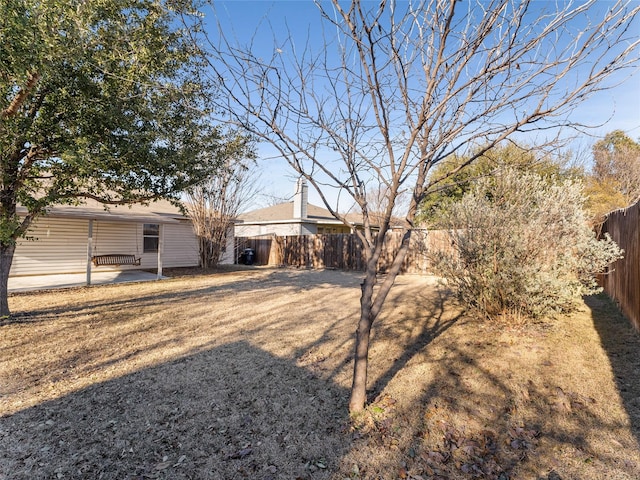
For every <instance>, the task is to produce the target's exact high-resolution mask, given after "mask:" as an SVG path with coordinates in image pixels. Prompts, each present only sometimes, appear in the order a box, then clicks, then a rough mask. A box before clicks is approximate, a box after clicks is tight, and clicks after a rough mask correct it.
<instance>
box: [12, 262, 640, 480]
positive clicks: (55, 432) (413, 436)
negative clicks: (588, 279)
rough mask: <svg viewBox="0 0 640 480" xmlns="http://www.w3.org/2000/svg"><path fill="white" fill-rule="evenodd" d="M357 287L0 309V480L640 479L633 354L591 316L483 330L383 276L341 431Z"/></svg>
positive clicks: (205, 282) (302, 286)
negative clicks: (357, 398) (365, 399)
mask: <svg viewBox="0 0 640 480" xmlns="http://www.w3.org/2000/svg"><path fill="white" fill-rule="evenodd" d="M359 281H360V280H359V276H358V275H357V274H352V273H345V272H337V271H297V270H270V269H261V268H256V269H245V270H241V271H229V272H217V273H214V274H210V275H190V276H177V277H175V278H172V279H171V280H166V281H162V282H158V283H141V284H135V285H132V284H128V285H113V286H107V287H93V288H79V289H73V290H68V291H49V292H40V293H33V294H16V295H14V296H12V297H11V299H10V303H11V307H12V309H13V311H14V313H15V314H16V319H17V322H14V323H11V324H4V325H1V326H0V335H1V336H0V352H1V353H0V395H1V396H0V478H7V479H32V478H78V479H80V478H87V479H93V478H104V479H134V478H136V479H137V478H167V479H181V478H184V479H187V478H189V479H236V478H237V479H240V478H251V479H263V480H267V479H296V478H300V479H329V478H331V479H336V480H337V479H344V478H362V479H377V478H381V479H395V478H408V479H411V478H413V479H420V478H422V479H428V478H442V479H449V478H451V479H471V478H493V479H507V478H513V479H548V480H552V479H553V480H557V479H563V480H566V479H598V478H602V479H605V478H606V479H613V478H615V479H635V478H640V449H639V447H638V438H640V368H638V367H639V366H640V355H639V353H640V339H639V337H638V335H637V334H636V333H635V332H634V331H633V330H632V329H631V328H630V327H629V326H628V325H627V323H626V322H625V321H624V319H622V318H621V317H620V316H619V315H618V314H617V313H616V311H615V309H614V308H612V306H611V305H610V304H609V303H608V302H607V301H606V300H604V299H603V298H601V297H597V298H592V299H589V300H588V302H587V304H585V306H584V308H583V309H582V310H581V311H580V312H578V313H576V314H574V315H572V316H566V317H562V318H559V319H557V320H556V321H555V322H553V323H548V324H538V325H535V326H530V327H518V326H509V325H504V324H503V325H487V324H483V323H481V322H478V321H475V320H474V319H473V318H469V317H465V316H462V315H461V314H460V309H459V308H458V307H457V306H456V305H455V303H454V302H453V301H452V300H451V299H450V298H449V296H448V295H447V292H446V291H445V290H444V289H442V288H441V287H439V286H438V285H437V284H436V282H435V281H434V280H433V279H431V278H425V277H418V276H404V277H400V278H399V281H398V285H397V287H396V288H395V289H394V290H393V292H392V295H391V298H390V299H389V301H388V304H387V306H386V309H385V311H384V313H383V318H381V319H380V321H379V323H378V324H377V327H376V329H375V332H374V339H373V347H372V352H371V370H370V385H371V392H370V398H371V405H370V407H369V408H368V410H367V412H366V413H365V414H364V415H362V416H361V417H359V418H357V419H354V421H353V422H351V421H350V420H349V418H348V416H347V412H346V404H347V398H348V389H349V385H350V376H351V368H352V364H351V349H352V341H353V338H352V337H353V331H354V329H355V316H356V314H357V311H358V300H359V298H358V294H359V288H358V283H359Z"/></svg>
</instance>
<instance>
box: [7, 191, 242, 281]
mask: <svg viewBox="0 0 640 480" xmlns="http://www.w3.org/2000/svg"><path fill="white" fill-rule="evenodd" d="M18 213H19V214H20V213H22V214H25V213H26V210H24V208H22V209H21V207H19V208H18ZM232 252H233V248H231V249H230V252H229V257H230V258H232V256H233V255H232ZM110 255H117V256H119V258H118V259H116V260H114V257H105V256H110ZM100 256H102V258H103V259H107V260H106V261H104V263H105V264H100V265H94V264H93V262H92V259H94V258H95V257H100ZM110 259H111V260H114V261H109V260H110ZM118 261H123V263H121V264H116V263H117V262H118ZM198 263H199V254H198V241H197V238H196V236H195V233H194V230H193V226H192V224H191V221H190V220H189V218H187V217H186V216H184V215H183V214H182V213H181V212H180V210H179V209H178V208H176V207H175V206H173V205H172V204H171V203H170V202H167V201H157V202H154V203H151V204H149V205H148V206H144V205H132V206H122V205H120V206H111V207H108V208H107V209H105V207H104V206H103V205H102V204H100V203H98V202H95V201H91V200H87V201H85V202H84V203H83V204H82V205H78V206H62V205H61V206H55V207H52V208H51V209H50V211H49V212H48V213H47V214H46V215H45V216H43V217H40V218H38V219H37V220H36V221H35V222H34V223H33V224H32V225H31V228H30V229H29V231H28V233H27V237H26V238H23V239H20V240H19V241H18V244H17V245H16V251H15V255H14V259H13V264H12V266H11V272H10V275H9V276H11V277H13V276H22V275H45V274H60V273H84V272H85V271H86V272H87V283H90V278H91V276H90V275H91V271H92V270H93V271H104V270H109V269H110V270H125V269H157V270H158V275H160V274H161V272H162V268H163V267H191V266H197V265H198Z"/></svg>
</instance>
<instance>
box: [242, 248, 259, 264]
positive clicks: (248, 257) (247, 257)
mask: <svg viewBox="0 0 640 480" xmlns="http://www.w3.org/2000/svg"><path fill="white" fill-rule="evenodd" d="M242 255H243V257H244V264H245V265H253V260H254V259H255V257H256V252H255V251H254V250H253V248H245V249H244V253H243V254H242Z"/></svg>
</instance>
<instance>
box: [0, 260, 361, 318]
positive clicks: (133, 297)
mask: <svg viewBox="0 0 640 480" xmlns="http://www.w3.org/2000/svg"><path fill="white" fill-rule="evenodd" d="M228 273H229V272H226V271H222V272H221V274H220V277H222V278H223V279H225V281H223V282H220V283H217V284H215V285H211V286H205V287H202V286H199V287H193V288H187V289H183V290H171V289H168V287H167V289H166V290H165V291H163V292H161V293H154V294H151V295H140V294H139V290H138V289H137V288H136V284H117V285H99V286H93V287H79V288H77V289H69V291H67V292H66V293H73V292H72V290H74V291H76V292H77V291H81V290H82V289H87V288H91V289H93V288H104V289H118V292H119V295H121V297H120V298H117V297H116V298H108V299H106V300H104V301H102V302H82V303H80V304H78V305H62V306H59V307H54V308H45V309H43V308H40V309H29V310H24V309H23V310H17V311H14V312H13V313H12V316H11V318H10V319H3V320H0V327H2V325H8V324H11V323H13V324H15V323H33V322H40V321H43V320H49V319H51V317H55V316H56V315H60V314H62V313H64V314H68V313H70V312H73V313H76V314H77V316H82V315H85V314H87V313H88V312H90V311H92V310H93V309H96V308H103V307H106V306H108V307H109V308H120V307H122V308H127V307H128V306H130V305H132V304H135V306H136V308H145V307H148V306H157V305H162V304H163V303H164V304H172V303H175V302H179V301H182V300H185V299H188V298H190V297H202V296H206V295H213V294H224V293H228V292H234V293H243V292H255V294H256V301H258V300H259V298H260V296H261V292H263V291H264V290H267V289H273V288H289V289H290V290H291V294H292V295H295V293H296V292H299V291H303V290H309V289H311V288H316V287H318V286H321V285H326V286H331V285H336V286H345V285H353V286H356V285H357V282H358V281H359V277H360V276H359V275H358V274H357V273H351V272H324V271H313V272H307V271H298V270H284V269H269V270H268V269H261V270H253V271H247V275H246V276H242V277H238V276H237V275H233V276H231V275H228ZM236 273H237V272H236ZM301 275H304V283H303V284H302V283H301V281H300V277H301ZM227 276H229V277H231V280H229V281H228V282H227V281H226V278H225V277H227ZM164 285H167V286H169V285H171V283H169V282H166V283H164ZM39 293H41V294H46V293H48V292H47V291H42V292H39ZM54 293H55V292H54ZM29 295H32V293H31V292H27V293H23V292H17V293H13V294H11V295H10V297H18V296H29Z"/></svg>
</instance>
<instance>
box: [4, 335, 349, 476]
mask: <svg viewBox="0 0 640 480" xmlns="http://www.w3.org/2000/svg"><path fill="white" fill-rule="evenodd" d="M345 404H346V392H345V391H343V390H341V389H340V388H338V387H336V386H335V385H333V384H331V383H326V382H323V381H322V380H319V379H317V378H312V377H311V376H310V374H309V372H307V371H306V370H304V369H301V368H297V367H296V366H294V365H292V364H291V363H290V362H288V361H285V360H282V359H279V358H277V357H274V356H272V355H270V354H268V353H265V352H264V351H262V350H260V349H256V348H254V347H253V346H251V345H250V344H249V343H247V342H236V343H231V344H227V345H223V346H220V347H218V348H213V349H210V350H207V351H204V352H201V353H197V354H194V355H191V356H187V357H184V358H182V359H179V360H176V361H172V362H170V363H167V364H163V365H159V366H157V367H153V368H148V369H145V370H142V371H140V372H137V373H135V374H132V375H127V376H124V377H122V378H118V379H116V380H113V381H108V382H105V383H102V384H97V385H94V386H91V387H89V388H86V389H84V390H81V391H78V392H75V393H72V394H69V395H67V396H64V397H62V398H59V399H57V400H54V401H49V402H46V403H43V404H40V405H38V406H35V407H33V408H29V409H26V410H23V411H21V412H18V413H16V414H14V415H11V416H7V417H5V418H2V419H0V478H7V479H9V478H11V479H15V480H18V479H34V478H77V479H80V478H83V479H85V478H102V479H118V480H121V479H138V478H167V479H168V478H170V479H186V478H197V479H240V478H250V479H263V480H272V479H294V478H301V479H316V478H317V479H323V478H328V477H329V473H328V472H329V471H335V469H336V462H337V460H338V459H339V458H340V456H341V455H342V453H343V452H344V450H345V448H346V446H345V444H344V435H343V434H342V430H343V428H344V426H345V425H346V422H347V415H346V410H345V409H344V408H342V407H343V406H344V405H345Z"/></svg>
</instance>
